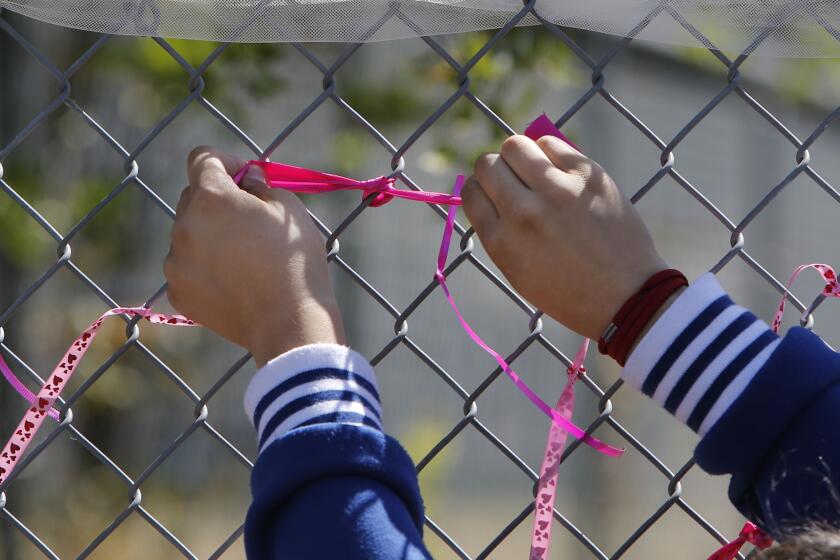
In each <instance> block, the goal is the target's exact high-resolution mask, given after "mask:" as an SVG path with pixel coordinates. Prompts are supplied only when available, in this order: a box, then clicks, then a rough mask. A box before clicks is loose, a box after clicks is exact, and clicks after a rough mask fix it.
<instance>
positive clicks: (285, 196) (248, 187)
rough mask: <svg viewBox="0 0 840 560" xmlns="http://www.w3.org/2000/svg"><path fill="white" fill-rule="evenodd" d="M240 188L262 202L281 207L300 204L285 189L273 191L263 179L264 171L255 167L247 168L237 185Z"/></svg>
mask: <svg viewBox="0 0 840 560" xmlns="http://www.w3.org/2000/svg"><path fill="white" fill-rule="evenodd" d="M239 186H240V188H241V189H242V190H243V191H245V192H247V193H248V194H250V195H252V196H255V197H257V198H259V199H260V200H262V201H263V202H269V203H271V202H277V203H280V204H282V205H284V206H285V205H287V204H301V202H300V199H298V197H297V196H295V194H294V193H293V192H290V191H287V190H286V189H273V188H271V187H269V186H268V183H267V182H266V179H265V171H264V170H263V169H262V168H261V167H258V166H256V165H252V166H250V167H248V169H247V170H246V171H245V175H243V176H242V181H241V182H240V183H239Z"/></svg>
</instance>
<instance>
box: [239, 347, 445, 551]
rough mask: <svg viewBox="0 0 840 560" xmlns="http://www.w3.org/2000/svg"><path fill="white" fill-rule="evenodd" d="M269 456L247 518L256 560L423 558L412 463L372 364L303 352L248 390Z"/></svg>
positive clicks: (348, 355)
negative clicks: (390, 424)
mask: <svg viewBox="0 0 840 560" xmlns="http://www.w3.org/2000/svg"><path fill="white" fill-rule="evenodd" d="M245 410H246V412H247V414H248V417H249V418H250V419H251V421H252V423H253V424H254V427H255V428H256V430H257V441H258V443H259V446H260V454H259V457H258V458H257V461H256V464H255V465H254V470H253V472H252V474H251V491H252V494H253V502H252V504H251V508H250V509H249V511H248V516H247V519H246V521H245V550H246V553H247V555H248V558H249V559H250V560H274V559H278V560H279V559H282V560H307V559H313V560H316V559H317V560H320V559H326V558H329V559H333V558H336V559H338V558H341V559H343V560H357V559H358V560H362V559H364V560H421V559H427V558H430V556H429V554H428V552H427V551H426V549H425V547H424V545H423V521H424V514H423V502H422V499H421V497H420V489H419V487H418V484H417V474H416V471H415V467H414V464H413V463H412V461H411V458H410V457H409V456H408V454H407V453H406V452H405V450H404V449H403V448H402V447H401V446H400V444H399V443H397V441H396V440H395V439H393V438H392V437H390V436H388V435H386V434H385V433H384V431H383V429H382V408H381V404H380V400H379V389H378V386H377V382H376V376H375V374H374V371H373V368H372V367H371V366H370V364H369V363H368V361H367V360H366V359H365V358H364V357H363V356H361V355H360V354H358V353H357V352H354V351H352V350H350V349H349V348H346V347H344V346H338V345H335V344H314V345H309V346H303V347H300V348H296V349H294V350H292V351H290V352H287V353H286V354H283V355H282V356H279V357H277V358H275V359H274V360H272V361H271V362H269V363H268V364H266V365H265V366H264V367H263V368H261V369H260V370H259V371H258V372H257V373H256V374H255V375H254V377H253V379H252V380H251V382H250V383H249V385H248V389H247V390H246V392H245Z"/></svg>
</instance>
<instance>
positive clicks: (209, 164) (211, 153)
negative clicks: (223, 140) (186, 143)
mask: <svg viewBox="0 0 840 560" xmlns="http://www.w3.org/2000/svg"><path fill="white" fill-rule="evenodd" d="M244 166H245V162H244V161H243V160H241V159H239V158H237V157H236V156H232V155H230V154H225V153H223V152H220V151H219V150H216V149H215V148H211V147H209V146H199V147H197V148H195V149H194V150H192V151H191V152H190V155H189V157H188V158H187V176H188V177H189V181H190V186H192V187H195V188H196V189H201V188H204V187H207V186H210V185H212V186H214V187H225V188H231V189H235V188H237V187H236V184H235V183H234V182H233V178H232V177H231V176H232V175H234V174H235V173H236V172H238V171H239V170H240V169H242V167H244Z"/></svg>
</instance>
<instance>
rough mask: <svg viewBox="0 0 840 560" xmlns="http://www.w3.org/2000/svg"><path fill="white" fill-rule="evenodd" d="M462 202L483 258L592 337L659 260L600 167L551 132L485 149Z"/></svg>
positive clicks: (658, 267) (536, 300) (636, 217)
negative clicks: (487, 151) (495, 150)
mask: <svg viewBox="0 0 840 560" xmlns="http://www.w3.org/2000/svg"><path fill="white" fill-rule="evenodd" d="M463 198H464V210H465V212H466V214H467V217H468V218H469V220H470V222H471V223H472V224H473V227H474V228H475V230H476V233H478V236H479V238H480V239H481V242H482V244H483V245H484V247H485V249H486V250H487V253H488V254H489V255H490V257H491V258H492V259H493V262H495V263H496V265H497V266H498V267H499V268H500V269H501V271H502V273H504V275H505V277H507V279H508V280H509V281H510V283H511V284H512V285H513V287H514V288H516V290H517V291H519V293H521V294H522V295H523V296H524V297H525V298H526V299H528V300H529V301H530V302H531V303H533V304H534V305H536V306H537V307H539V308H540V309H542V310H543V311H545V312H546V313H547V314H548V315H550V316H551V317H553V318H554V319H556V320H558V321H560V322H561V323H563V324H564V325H566V326H567V327H569V328H571V329H573V330H575V331H577V332H578V333H580V334H582V335H585V336H587V337H589V338H593V339H596V340H597V339H598V338H599V337H600V336H601V334H602V332H603V331H604V329H605V328H606V327H607V325H608V324H609V323H610V321H611V320H612V318H613V316H614V315H615V313H616V312H617V311H618V309H619V308H620V307H621V306H622V305H623V304H624V302H625V301H626V300H627V299H628V298H629V297H630V296H631V295H633V293H634V292H635V291H636V290H638V289H639V288H640V287H641V285H642V284H644V282H645V281H646V280H647V279H648V278H649V277H650V276H651V275H653V274H655V273H656V272H658V271H659V270H662V269H664V268H667V266H666V265H665V263H664V262H663V261H662V258H661V257H660V256H659V254H658V253H657V252H656V248H655V247H654V245H653V241H652V239H651V237H650V234H649V233H648V231H647V229H646V228H645V225H644V224H643V223H642V221H641V218H640V217H639V215H638V214H637V213H636V210H635V208H633V205H632V204H631V203H630V201H629V200H627V199H626V198H625V197H624V196H623V195H622V194H621V192H620V191H619V190H618V188H617V187H616V185H615V183H614V182H613V181H612V179H610V177H609V176H608V175H607V174H606V173H605V172H604V170H603V169H601V167H600V166H599V165H598V164H597V163H595V162H594V161H592V160H591V159H589V158H587V157H586V156H584V155H582V154H580V153H579V152H577V151H576V150H575V149H573V148H572V147H570V146H569V145H568V144H566V143H565V142H563V141H562V140H559V139H557V138H554V137H551V136H546V137H544V138H541V139H540V140H539V141H538V142H534V141H532V140H530V139H528V138H526V137H525V136H513V137H511V138H509V139H507V140H506V141H505V143H504V144H502V150H501V154H485V155H483V156H481V157H480V158H478V160H477V161H476V163H475V175H474V176H473V177H470V179H469V180H468V182H467V184H466V185H465V187H464V192H463Z"/></svg>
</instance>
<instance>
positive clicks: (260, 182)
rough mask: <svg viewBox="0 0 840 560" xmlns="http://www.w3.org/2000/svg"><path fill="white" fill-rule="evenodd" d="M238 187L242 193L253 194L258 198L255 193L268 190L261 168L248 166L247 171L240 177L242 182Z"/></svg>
mask: <svg viewBox="0 0 840 560" xmlns="http://www.w3.org/2000/svg"><path fill="white" fill-rule="evenodd" d="M239 186H240V187H241V188H242V190H243V191H245V192H248V193H250V194H253V195H254V196H259V195H258V194H257V193H259V192H260V191H267V190H269V188H268V184H267V183H266V181H265V172H264V171H263V170H262V168H261V167H258V166H256V165H249V166H248V169H246V170H245V175H244V176H243V177H242V181H241V182H240V183H239Z"/></svg>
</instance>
